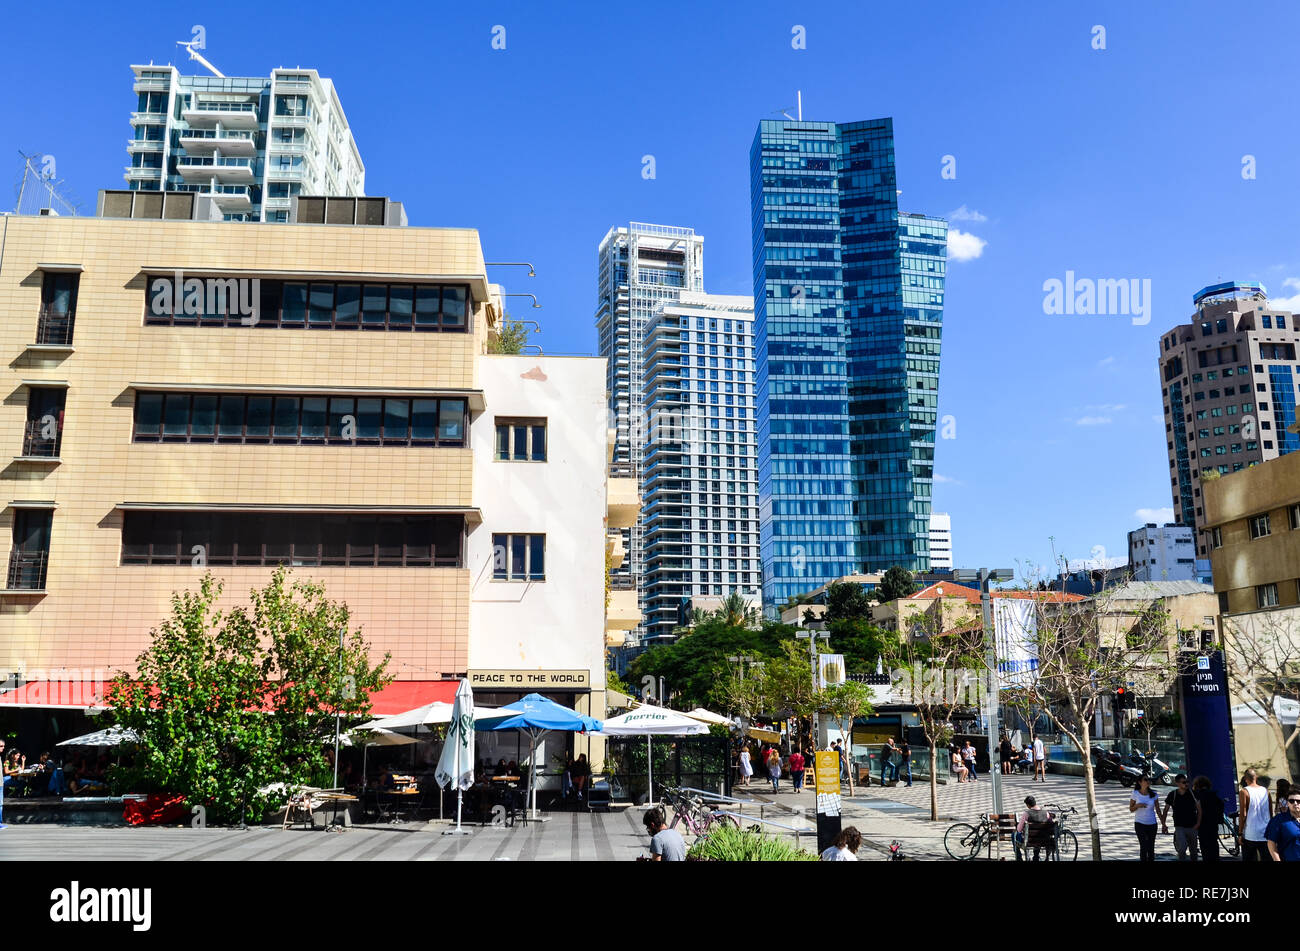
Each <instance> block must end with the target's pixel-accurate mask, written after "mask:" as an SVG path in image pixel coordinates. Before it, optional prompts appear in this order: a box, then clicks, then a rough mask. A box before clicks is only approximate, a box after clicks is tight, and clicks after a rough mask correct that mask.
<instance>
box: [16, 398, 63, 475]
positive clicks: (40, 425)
mask: <svg viewBox="0 0 1300 951" xmlns="http://www.w3.org/2000/svg"><path fill="white" fill-rule="evenodd" d="M66 395H67V391H66V390H63V389H61V388H60V389H54V388H53V387H32V388H31V389H30V390H29V391H28V393H27V423H26V426H25V427H24V429H23V452H22V454H23V455H24V456H28V457H41V458H46V459H57V458H58V457H59V449H60V447H61V445H62V443H63V403H64V398H65V397H66Z"/></svg>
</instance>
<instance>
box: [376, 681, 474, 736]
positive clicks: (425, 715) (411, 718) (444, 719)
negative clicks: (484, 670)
mask: <svg viewBox="0 0 1300 951" xmlns="http://www.w3.org/2000/svg"><path fill="white" fill-rule="evenodd" d="M457 696H459V690H458V691H457ZM454 706H455V704H453V703H443V702H442V701H441V700H435V701H434V702H433V703H426V704H425V705H424V706H422V707H416V708H415V709H413V710H406V711H403V712H402V713H393V714H390V715H389V716H386V717H377V718H375V719H374V720H371V721H370V722H369V723H363V724H361V726H359V727H356V729H358V730H411V729H416V730H418V729H419V728H420V727H422V726H437V725H439V724H443V723H450V722H451V719H452V708H453V707H454ZM494 713H496V708H495V707H475V708H474V718H475V719H476V720H477V719H479V718H481V717H486V716H489V715H490V714H494Z"/></svg>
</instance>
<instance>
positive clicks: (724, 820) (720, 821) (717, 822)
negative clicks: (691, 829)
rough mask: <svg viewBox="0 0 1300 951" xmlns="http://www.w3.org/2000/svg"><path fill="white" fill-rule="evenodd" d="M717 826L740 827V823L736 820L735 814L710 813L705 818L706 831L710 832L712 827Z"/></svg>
mask: <svg viewBox="0 0 1300 951" xmlns="http://www.w3.org/2000/svg"><path fill="white" fill-rule="evenodd" d="M715 828H729V829H739V828H740V823H739V822H737V821H736V817H735V816H724V815H715V814H713V813H710V814H709V816H708V818H707V819H705V820H704V831H705V832H708V831H709V830H710V829H715Z"/></svg>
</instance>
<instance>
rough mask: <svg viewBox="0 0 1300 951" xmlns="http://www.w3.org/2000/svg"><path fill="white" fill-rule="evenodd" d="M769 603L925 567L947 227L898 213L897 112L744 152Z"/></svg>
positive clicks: (788, 131) (786, 129)
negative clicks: (892, 570)
mask: <svg viewBox="0 0 1300 951" xmlns="http://www.w3.org/2000/svg"><path fill="white" fill-rule="evenodd" d="M750 196H751V208H752V212H753V235H754V317H755V341H756V350H757V376H758V393H759V399H758V411H759V416H758V441H759V460H758V464H759V497H760V526H761V527H760V534H761V539H762V541H761V549H762V560H763V571H764V575H763V599H764V605H765V607H766V608H767V610H768V611H769V612H771V613H774V612H775V610H776V609H777V608H778V607H779V606H780V605H781V604H783V603H784V602H785V601H786V600H787V599H789V598H790V597H793V596H797V595H798V594H800V593H801V592H804V591H808V590H810V589H811V588H814V587H816V586H817V585H819V584H822V583H825V582H827V581H829V580H832V579H834V578H839V577H843V576H845V575H851V574H856V573H860V572H864V571H865V572H875V571H884V570H885V569H887V568H889V567H891V566H893V565H901V566H902V567H905V568H908V569H909V570H913V571H928V570H929V568H930V552H929V526H930V505H931V489H932V484H933V469H934V435H935V425H936V421H937V416H936V414H937V405H938V381H939V349H940V337H941V324H942V317H943V288H944V274H945V264H946V254H947V249H946V240H947V224H946V223H945V222H944V221H943V220H941V219H937V218H929V217H925V216H921V215H911V214H904V213H900V212H899V210H898V192H897V182H896V178H895V172H894V139H893V120H891V119H877V120H870V121H866V122H855V123H845V124H837V123H833V122H804V121H792V120H765V121H763V122H761V123H760V124H759V128H758V132H757V134H756V135H755V137H754V142H753V146H752V148H751V150H750Z"/></svg>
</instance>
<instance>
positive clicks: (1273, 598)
mask: <svg viewBox="0 0 1300 951" xmlns="http://www.w3.org/2000/svg"><path fill="white" fill-rule="evenodd" d="M1255 603H1256V606H1257V607H1261V608H1275V607H1277V584H1276V583H1274V584H1261V585H1256V587H1255Z"/></svg>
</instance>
